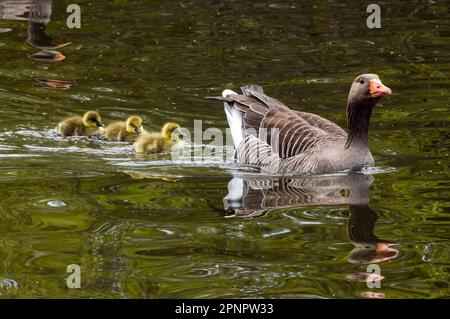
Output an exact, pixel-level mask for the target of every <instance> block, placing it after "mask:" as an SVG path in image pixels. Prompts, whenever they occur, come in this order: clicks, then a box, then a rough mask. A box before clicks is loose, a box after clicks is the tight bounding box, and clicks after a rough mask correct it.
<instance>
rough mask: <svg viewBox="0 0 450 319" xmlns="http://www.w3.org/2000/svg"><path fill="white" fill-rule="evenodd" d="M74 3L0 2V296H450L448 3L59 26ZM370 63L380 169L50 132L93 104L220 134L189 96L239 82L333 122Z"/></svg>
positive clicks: (162, 14)
mask: <svg viewBox="0 0 450 319" xmlns="http://www.w3.org/2000/svg"><path fill="white" fill-rule="evenodd" d="M70 3H72V2H71V1H65V0H63V1H58V2H56V1H55V2H53V3H52V2H51V1H50V0H40V1H32V0H22V1H20V0H15V1H11V0H10V1H0V19H1V20H0V32H1V33H0V56H1V57H2V62H1V64H0V102H1V103H0V111H1V114H2V116H1V117H0V189H1V190H0V232H1V237H0V260H1V263H0V296H1V297H4V298H8V297H14V298H18V297H20V298H39V297H49V298H68V297H74V298H88V297H94V298H97V297H99V298H182V297H183V298H206V297H208V298H217V297H233V298H236V297H256V298H260V297H264V298H336V297H339V298H364V297H385V298H441V297H448V296H449V284H448V282H449V274H448V270H449V266H450V260H449V240H450V236H449V232H448V229H449V228H448V227H449V224H450V218H449V213H450V204H449V195H450V182H449V175H450V174H449V172H450V168H449V153H450V149H449V148H450V142H449V141H450V133H449V123H450V111H449V105H450V104H449V101H450V81H449V74H450V57H449V52H450V28H449V27H450V23H449V21H450V12H449V10H450V8H449V6H448V2H447V1H444V0H440V1H439V0H436V1H400V2H396V3H395V4H394V3H392V2H390V1H389V2H388V1H379V2H378V3H379V4H380V5H381V7H382V28H381V29H376V30H370V29H367V27H366V25H365V17H366V13H365V6H364V4H355V2H354V1H302V2H301V3H299V2H298V1H283V3H282V4H279V3H276V2H275V1H253V2H252V3H251V4H250V3H248V1H226V2H221V1H182V2H175V1H147V2H145V3H144V2H142V1H126V0H120V1H109V2H101V1H96V2H93V1H84V0H80V1H77V3H78V4H79V5H80V6H81V10H82V26H81V28H80V29H68V28H67V26H66V18H67V16H68V13H66V7H67V5H69V4H70ZM366 72H374V73H377V74H379V75H380V77H381V79H382V80H383V82H384V83H385V84H386V85H387V86H389V87H391V88H392V90H393V92H394V93H393V94H392V95H391V96H389V97H388V98H387V99H385V100H383V101H382V103H380V104H381V105H379V107H378V106H377V107H376V108H375V110H374V114H373V116H372V121H371V129H370V147H371V150H372V153H373V154H374V157H375V160H376V166H375V167H371V168H366V169H365V170H364V171H363V172H360V173H357V174H337V175H331V176H316V177H295V178H294V177H292V178H281V177H273V176H263V175H261V174H257V173H254V172H252V171H250V170H248V169H240V168H236V167H234V166H233V165H230V164H229V163H217V162H214V161H209V162H208V161H207V162H206V163H201V164H198V163H197V164H195V165H194V164H188V163H184V164H180V163H174V162H172V161H171V158H170V156H168V155H150V156H144V157H143V156H138V155H136V154H134V153H133V152H132V149H131V146H130V145H128V144H123V143H111V142H104V141H101V140H96V139H83V138H68V139H65V138H60V137H57V136H56V135H55V132H54V127H55V125H56V123H57V122H58V121H59V120H60V119H61V118H62V117H64V116H68V115H73V114H81V113H83V112H85V111H87V110H91V109H95V110H98V111H99V112H100V113H101V114H102V116H103V120H104V121H106V122H111V121H114V120H119V119H123V118H125V117H126V116H127V115H130V114H138V115H140V116H142V117H143V119H144V122H145V127H146V128H147V129H148V130H156V129H158V128H159V127H160V125H161V124H162V123H163V122H165V121H167V120H172V121H176V122H178V123H180V124H181V125H183V126H184V127H186V128H188V129H192V128H193V126H194V120H196V119H197V120H202V121H203V126H204V128H208V127H217V128H219V129H221V130H223V131H225V129H226V127H227V123H226V119H225V115H224V113H223V110H222V108H221V106H220V105H218V104H217V103H215V102H212V101H208V100H205V99H204V98H203V97H204V96H207V95H217V94H220V92H221V90H222V89H224V88H230V89H234V90H237V89H238V88H239V87H240V86H241V85H243V84H254V83H257V84H260V85H263V86H264V88H265V90H266V92H267V93H268V94H269V95H271V96H273V97H276V98H278V99H280V100H281V101H283V102H284V103H286V104H287V105H290V106H292V107H293V108H294V109H297V110H304V111H308V112H314V113H317V114H320V115H322V116H324V117H326V118H328V119H331V120H333V121H335V122H336V123H338V124H340V125H342V126H345V114H344V108H345V101H346V96H347V93H348V89H349V86H350V83H351V81H352V80H353V79H354V77H355V76H356V75H358V74H361V73H366ZM203 142H204V143H208V141H203ZM229 184H230V189H231V190H232V189H233V185H240V186H241V187H244V189H245V190H246V195H247V196H246V197H245V198H244V199H243V200H241V201H233V200H232V199H233V198H232V196H231V197H230V195H229V194H228V188H229ZM231 195H233V194H231ZM224 198H225V199H224ZM69 264H78V265H80V266H81V269H82V288H81V289H68V288H67V287H66V281H65V278H66V277H67V275H68V273H66V267H67V265H69ZM368 264H377V265H379V266H380V268H381V276H382V277H383V279H382V281H381V288H373V289H371V288H369V287H368V286H367V283H366V281H367V280H368V279H367V278H368V277H367V266H368Z"/></svg>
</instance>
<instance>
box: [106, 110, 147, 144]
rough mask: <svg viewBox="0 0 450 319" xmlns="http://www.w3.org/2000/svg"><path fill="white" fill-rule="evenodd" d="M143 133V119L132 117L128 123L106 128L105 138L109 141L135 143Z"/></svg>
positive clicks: (119, 123) (122, 122)
mask: <svg viewBox="0 0 450 319" xmlns="http://www.w3.org/2000/svg"><path fill="white" fill-rule="evenodd" d="M143 132H144V130H143V127H142V119H141V118H140V117H139V116H130V117H129V118H128V119H127V120H126V121H118V122H114V123H111V124H109V125H108V126H107V127H106V128H105V137H106V139H107V140H109V141H118V142H134V141H136V140H137V139H138V137H139V136H140V135H141V134H142V133H143Z"/></svg>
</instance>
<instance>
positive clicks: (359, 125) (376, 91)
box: [345, 74, 392, 149]
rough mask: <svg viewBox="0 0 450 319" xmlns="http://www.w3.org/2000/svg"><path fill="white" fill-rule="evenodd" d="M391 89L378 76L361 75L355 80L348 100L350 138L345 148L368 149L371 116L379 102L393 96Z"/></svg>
mask: <svg viewBox="0 0 450 319" xmlns="http://www.w3.org/2000/svg"><path fill="white" fill-rule="evenodd" d="M391 93H392V91H391V89H390V88H388V87H387V86H385V85H384V84H383V83H381V80H380V78H379V77H378V75H376V74H361V75H359V76H357V77H356V78H355V80H354V81H353V83H352V86H351V88H350V93H349V94H348V99H347V127H348V131H349V132H348V137H347V142H346V143H345V148H349V147H350V146H352V145H354V146H356V147H357V148H359V149H360V148H361V147H362V148H364V149H367V136H368V131H369V122H370V116H371V115H372V109H373V107H374V106H375V104H377V102H378V101H379V100H380V99H381V98H382V97H383V96H385V95H387V94H391Z"/></svg>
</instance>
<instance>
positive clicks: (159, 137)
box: [133, 122, 183, 154]
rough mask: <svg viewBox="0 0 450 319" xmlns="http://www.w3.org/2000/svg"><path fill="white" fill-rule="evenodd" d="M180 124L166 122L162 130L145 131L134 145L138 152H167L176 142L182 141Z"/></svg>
mask: <svg viewBox="0 0 450 319" xmlns="http://www.w3.org/2000/svg"><path fill="white" fill-rule="evenodd" d="M181 136H183V134H182V132H181V131H180V125H179V124H177V123H172V122H170V123H166V124H165V125H164V126H163V127H162V129H161V132H152V133H148V132H145V133H143V134H141V136H140V137H139V138H138V139H137V141H136V142H135V143H134V145H133V147H134V150H135V151H136V152H137V153H143V154H149V153H166V152H169V151H170V150H171V149H172V147H173V146H174V145H175V144H178V143H179V142H181Z"/></svg>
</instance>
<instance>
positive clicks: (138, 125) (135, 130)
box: [127, 116, 142, 134]
mask: <svg viewBox="0 0 450 319" xmlns="http://www.w3.org/2000/svg"><path fill="white" fill-rule="evenodd" d="M127 132H128V133H132V134H139V133H141V132H142V118H141V117H139V116H130V117H129V118H128V119H127Z"/></svg>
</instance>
